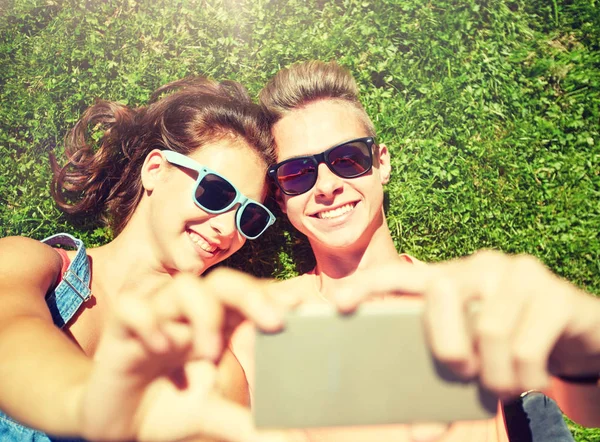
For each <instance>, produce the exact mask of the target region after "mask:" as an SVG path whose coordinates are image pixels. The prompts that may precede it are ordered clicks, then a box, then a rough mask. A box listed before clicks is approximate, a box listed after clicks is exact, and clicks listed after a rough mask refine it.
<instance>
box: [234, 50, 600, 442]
mask: <svg viewBox="0 0 600 442" xmlns="http://www.w3.org/2000/svg"><path fill="white" fill-rule="evenodd" d="M260 100H261V104H262V105H263V107H264V108H265V110H266V112H267V114H268V116H269V119H270V124H271V126H272V133H273V136H274V138H275V143H276V146H277V157H278V163H277V164H275V165H274V166H272V167H270V168H269V175H271V177H272V178H273V179H274V181H275V183H276V185H277V188H278V189H277V190H278V200H279V201H280V206H281V208H282V210H283V211H284V212H285V213H286V214H287V216H288V218H289V220H290V221H291V223H292V224H293V225H294V227H295V228H297V229H298V230H299V231H300V232H302V233H303V234H305V235H306V237H307V238H308V240H309V242H310V245H311V247H312V250H313V252H314V255H315V258H316V266H315V268H314V269H313V270H312V271H310V272H308V273H306V274H303V275H301V276H298V277H296V278H293V279H290V280H288V281H284V282H282V283H280V284H279V286H280V290H281V291H282V292H287V291H288V290H289V289H291V288H301V289H302V291H303V292H304V293H305V297H304V299H303V302H332V303H333V302H337V303H338V306H339V307H340V308H341V309H344V310H351V309H352V308H354V307H356V305H357V304H358V303H359V302H360V301H361V300H362V299H364V298H365V297H366V295H367V294H372V293H374V292H375V293H390V292H392V293H394V292H395V293H398V294H406V293H411V294H416V295H423V296H424V298H425V312H426V313H425V323H426V328H427V334H428V336H429V337H430V345H431V350H432V352H433V353H434V355H435V356H436V357H437V358H438V359H440V360H442V361H444V362H446V363H447V364H449V365H450V366H451V367H453V368H454V369H455V370H456V371H457V372H459V373H462V374H464V375H466V376H474V375H479V377H480V379H481V381H482V382H483V383H484V385H486V386H487V387H488V388H490V389H491V390H493V391H495V392H496V393H498V394H499V395H500V396H501V397H511V396H514V395H515V394H516V395H517V396H518V394H519V393H521V392H522V391H526V390H530V389H541V388H547V387H548V383H549V376H548V372H547V367H548V360H549V355H550V353H551V350H553V349H554V350H557V351H554V352H553V354H552V355H553V356H554V357H556V358H557V359H555V360H553V362H554V363H556V364H557V365H558V366H559V367H562V368H563V371H562V373H567V374H588V373H599V372H600V356H599V355H600V329H599V327H600V326H599V324H600V302H598V300H597V299H594V298H593V297H591V296H588V295H586V294H583V293H581V292H580V291H578V290H577V289H575V288H574V287H573V286H571V285H569V284H567V283H565V282H563V281H559V280H558V278H556V277H555V276H554V275H552V274H551V273H550V272H548V271H547V270H546V269H545V268H544V267H543V266H542V265H541V264H540V263H539V262H538V261H536V260H534V259H533V258H531V257H525V258H523V257H521V258H513V257H507V256H505V255H502V254H499V253H493V252H488V253H481V254H476V255H474V256H473V257H470V258H467V259H464V260H459V261H457V262H452V263H448V264H443V265H426V264H417V263H416V261H415V260H414V258H412V257H410V256H407V255H399V254H398V252H397V251H396V249H395V247H394V242H393V239H392V236H391V234H390V231H389V229H388V226H387V223H386V219H385V214H384V210H383V185H384V184H386V183H387V182H388V180H389V179H390V173H391V165H390V153H389V150H388V149H387V147H386V146H385V145H384V144H381V143H379V142H378V141H377V140H376V138H375V135H376V134H375V129H374V126H373V123H372V122H371V120H370V119H369V117H368V116H367V114H366V113H365V111H364V108H363V107H362V105H361V103H360V101H359V99H358V87H357V85H356V82H355V81H354V79H353V78H352V76H351V75H350V73H349V72H348V71H347V70H346V69H344V68H342V67H341V66H339V65H337V64H336V63H333V62H332V63H323V62H317V61H313V62H306V63H300V64H297V65H293V66H292V67H290V68H288V69H283V70H281V71H280V72H279V73H278V74H277V75H276V76H275V77H274V78H273V79H272V80H271V81H270V82H269V83H268V84H267V85H266V86H265V88H264V89H263V91H262V92H261V95H260ZM344 293H345V294H344ZM336 294H337V295H336ZM474 298H478V299H480V301H481V314H480V316H479V322H478V324H477V327H476V330H475V334H474V335H473V336H471V335H469V333H468V331H467V330H466V326H465V323H466V321H465V318H464V315H465V311H466V304H467V302H468V301H469V300H472V299H474ZM507 321H509V322H507ZM507 325H509V326H508V327H507ZM249 336H250V334H249V333H247V331H246V329H245V328H241V329H239V332H238V334H237V335H236V339H235V340H234V351H235V353H236V356H237V357H238V358H239V359H240V362H241V363H242V366H243V367H244V370H245V371H246V375H247V377H248V378H249V379H250V380H251V379H252V378H253V364H252V362H253V360H252V359H253V358H252V352H251V350H250V351H249V350H248V349H249V348H252V342H251V337H249ZM475 343H477V345H476V344H475ZM569 349H571V351H569ZM373 363H374V364H377V361H373ZM398 375H399V376H401V375H402V374H401V373H399V374H398ZM552 392H553V394H554V395H555V397H556V398H557V400H559V403H560V405H561V407H563V409H564V410H565V411H566V412H567V413H568V414H569V415H570V417H571V418H573V419H575V420H578V421H579V422H581V423H583V424H584V425H598V422H599V421H600V407H599V406H598V404H599V403H600V388H598V386H597V385H596V386H594V385H591V386H579V385H575V384H569V383H566V382H563V381H560V380H558V379H555V378H554V379H553V382H552ZM558 417H559V419H558V421H556V420H555V423H557V424H558V425H559V426H560V425H562V427H561V429H560V431H559V432H558V433H557V434H559V435H560V434H562V436H564V435H565V434H568V432H567V433H565V432H564V431H566V426H565V425H564V422H562V419H561V418H560V413H558ZM561 423H562V424H561ZM549 426H550V425H548V427H549ZM563 430H564V431H563ZM559 437H560V436H559ZM290 439H292V440H314V441H321V440H323V441H333V440H335V441H338V440H340V441H342V440H343V441H363V440H364V441H367V440H368V441H371V440H394V441H425V440H427V441H430V440H439V441H443V442H465V441H473V442H475V441H482V440H487V441H506V440H507V435H506V430H505V424H504V420H503V416H502V413H498V416H497V418H496V419H492V420H489V421H479V422H456V423H454V424H452V425H450V426H446V425H412V426H409V425H397V426H389V427H376V428H373V427H371V428H356V427H354V428H350V429H344V428H337V429H322V430H311V431H306V432H296V433H294V434H290ZM534 440H538V439H534ZM539 440H542V439H539ZM543 440H556V439H550V438H547V439H543ZM560 440H565V439H560Z"/></svg>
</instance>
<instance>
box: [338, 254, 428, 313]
mask: <svg viewBox="0 0 600 442" xmlns="http://www.w3.org/2000/svg"><path fill="white" fill-rule="evenodd" d="M431 279H432V268H431V266H430V265H426V264H419V265H410V264H407V263H406V262H394V263H389V264H386V265H383V266H378V267H376V268H371V269H367V270H359V271H356V272H355V273H354V274H353V275H352V276H351V277H350V278H348V279H346V280H345V281H344V282H343V283H341V284H340V285H339V287H338V289H337V290H336V293H335V295H334V297H333V299H334V301H335V303H336V305H337V307H338V309H339V310H340V311H342V312H350V311H353V310H354V309H356V307H358V305H359V304H360V303H361V302H363V301H364V300H365V299H368V298H370V297H372V296H375V295H380V294H396V295H401V294H423V293H425V290H426V288H427V286H428V285H429V284H430V282H431Z"/></svg>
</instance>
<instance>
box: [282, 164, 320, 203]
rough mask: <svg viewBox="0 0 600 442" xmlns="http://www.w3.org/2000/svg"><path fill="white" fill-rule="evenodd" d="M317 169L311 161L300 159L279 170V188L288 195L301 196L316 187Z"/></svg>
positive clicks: (284, 165)
mask: <svg viewBox="0 0 600 442" xmlns="http://www.w3.org/2000/svg"><path fill="white" fill-rule="evenodd" d="M316 178H317V168H316V166H315V163H314V162H313V161H312V160H311V159H306V158H298V159H297V160H293V161H289V162H287V163H285V164H283V165H281V166H280V167H279V169H277V181H278V182H279V186H280V187H281V188H282V189H283V191H284V192H285V193H287V194H288V195H299V194H301V193H304V192H306V191H308V190H309V189H310V188H311V187H312V186H314V184H315V181H316Z"/></svg>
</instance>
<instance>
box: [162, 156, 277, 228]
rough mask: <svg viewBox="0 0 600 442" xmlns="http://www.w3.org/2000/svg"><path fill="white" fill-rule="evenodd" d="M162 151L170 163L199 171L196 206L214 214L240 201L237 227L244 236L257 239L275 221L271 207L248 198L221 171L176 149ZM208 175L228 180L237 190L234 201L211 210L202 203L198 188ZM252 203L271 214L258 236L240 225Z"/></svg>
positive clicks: (223, 211)
mask: <svg viewBox="0 0 600 442" xmlns="http://www.w3.org/2000/svg"><path fill="white" fill-rule="evenodd" d="M161 153H162V154H163V155H164V157H165V159H166V160H167V161H168V162H169V163H171V164H175V165H176V166H181V167H185V168H186V169H190V170H193V171H195V172H198V178H196V184H195V185H194V187H193V188H192V200H193V201H194V204H196V206H198V207H199V208H201V209H202V210H204V211H205V212H208V213H210V214H214V215H216V214H220V213H225V212H227V211H228V210H230V209H231V208H232V207H234V206H235V205H236V204H238V203H239V204H240V207H238V208H237V211H236V214H235V227H236V228H237V230H238V232H240V234H241V235H242V236H244V237H245V238H247V239H256V238H258V237H259V236H260V235H262V234H263V233H265V231H266V230H267V229H268V228H269V227H270V226H272V225H273V224H274V223H275V219H276V218H275V215H273V213H272V212H271V211H270V210H269V209H267V208H266V207H265V206H264V205H263V204H261V203H259V202H258V201H255V200H253V199H252V198H248V197H247V196H246V195H244V194H243V193H242V192H240V191H239V190H238V188H237V187H235V186H234V185H233V183H232V182H231V181H229V180H228V179H227V178H225V177H224V176H223V175H221V174H220V173H218V172H215V171H214V170H212V169H209V168H208V167H206V166H202V165H201V164H199V163H197V162H196V161H194V160H192V159H191V158H189V157H187V156H185V155H183V154H180V153H179V152H175V151H172V150H161ZM206 175H215V176H217V177H219V178H221V179H222V180H224V181H225V182H227V183H228V184H229V185H230V186H231V187H232V188H233V190H235V198H234V199H233V201H232V202H231V203H229V204H228V205H227V206H226V207H224V208H223V209H219V210H211V209H209V208H208V207H205V206H203V205H202V204H200V202H199V201H198V200H197V199H196V189H197V188H198V187H200V183H201V182H202V180H203V179H204V178H205V177H206ZM251 203H253V204H256V205H257V206H260V207H262V208H263V209H264V210H265V211H266V212H267V214H268V215H269V221H268V222H267V225H266V226H265V228H264V229H262V230H261V232H260V233H259V234H258V235H256V236H248V235H246V234H245V233H244V232H243V231H242V229H241V227H240V226H241V220H242V213H243V212H244V208H245V207H246V206H247V205H248V204H251Z"/></svg>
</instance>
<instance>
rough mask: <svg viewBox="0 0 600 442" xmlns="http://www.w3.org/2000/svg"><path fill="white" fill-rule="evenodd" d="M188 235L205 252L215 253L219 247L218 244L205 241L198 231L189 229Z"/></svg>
mask: <svg viewBox="0 0 600 442" xmlns="http://www.w3.org/2000/svg"><path fill="white" fill-rule="evenodd" d="M188 236H189V237H190V239H191V240H192V241H193V242H194V244H196V245H197V246H198V247H200V248H201V249H202V250H204V251H205V252H208V253H213V252H214V251H215V250H217V248H218V247H217V246H215V245H212V246H211V245H210V244H209V243H207V242H206V241H204V239H203V238H202V237H201V236H200V235H198V234H197V233H196V232H193V231H191V230H188Z"/></svg>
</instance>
